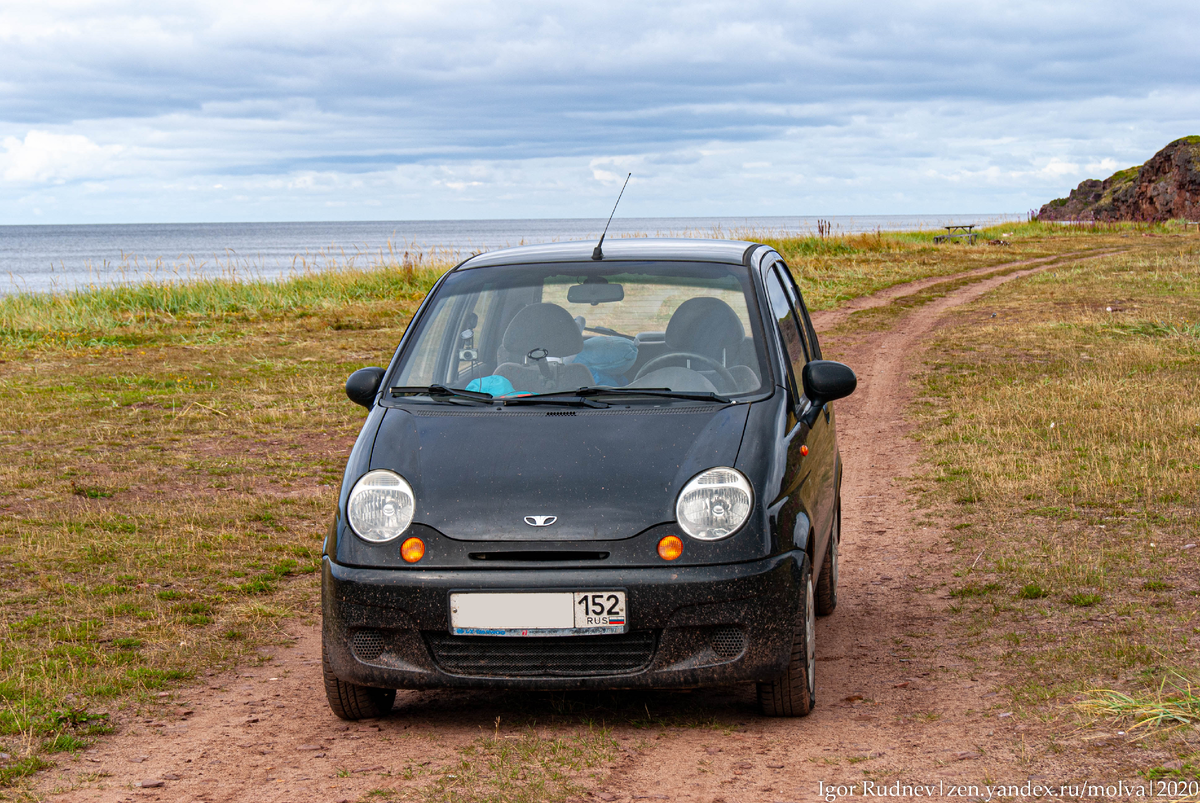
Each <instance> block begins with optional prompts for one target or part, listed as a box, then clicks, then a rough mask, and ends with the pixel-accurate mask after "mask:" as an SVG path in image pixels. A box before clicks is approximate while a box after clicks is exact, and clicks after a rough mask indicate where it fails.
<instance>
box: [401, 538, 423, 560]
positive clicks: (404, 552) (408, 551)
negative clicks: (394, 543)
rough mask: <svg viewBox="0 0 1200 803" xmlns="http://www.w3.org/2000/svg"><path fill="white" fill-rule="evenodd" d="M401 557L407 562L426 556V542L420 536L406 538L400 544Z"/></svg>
mask: <svg viewBox="0 0 1200 803" xmlns="http://www.w3.org/2000/svg"><path fill="white" fill-rule="evenodd" d="M400 557H402V558H404V561H405V562H406V563H416V562H417V561H419V560H420V559H421V558H423V557H425V542H424V541H422V540H421V539H420V538H406V539H404V543H403V544H401V545H400Z"/></svg>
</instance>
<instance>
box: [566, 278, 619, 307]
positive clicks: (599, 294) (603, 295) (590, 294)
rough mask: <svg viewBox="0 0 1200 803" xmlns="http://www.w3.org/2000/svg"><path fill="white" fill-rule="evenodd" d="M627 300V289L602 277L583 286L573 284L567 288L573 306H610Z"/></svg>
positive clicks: (586, 282) (589, 280)
mask: <svg viewBox="0 0 1200 803" xmlns="http://www.w3.org/2000/svg"><path fill="white" fill-rule="evenodd" d="M623 298H625V288H624V287H623V286H622V285H619V284H609V283H608V281H607V280H606V279H604V277H602V276H596V277H593V278H591V279H588V280H587V281H585V282H584V283H583V284H573V285H571V286H570V287H568V288H567V301H570V302H571V303H572V304H591V305H592V306H593V307H594V306H596V305H597V304H608V303H610V302H613V301H620V300H621V299H623Z"/></svg>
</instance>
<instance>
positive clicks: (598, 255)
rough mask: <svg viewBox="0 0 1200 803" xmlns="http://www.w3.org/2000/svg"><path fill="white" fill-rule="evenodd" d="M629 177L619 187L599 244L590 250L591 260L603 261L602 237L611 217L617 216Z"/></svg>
mask: <svg viewBox="0 0 1200 803" xmlns="http://www.w3.org/2000/svg"><path fill="white" fill-rule="evenodd" d="M632 175H633V173H630V174H629V176H632ZM629 176H625V184H622V185H621V191H620V192H619V193H617V203H616V204H613V211H612V212H611V213H610V214H609V216H608V223H605V224H604V232H603V234H601V235H600V242H598V243H596V247H595V248H593V249H592V259H597V260H599V259H604V251H603V250H602V246H603V245H604V235H605V234H608V227H609V224H611V223H612V219H613V215H615V214H617V204H619V203H621V196H622V195H624V194H625V186H626V184H628V183H629Z"/></svg>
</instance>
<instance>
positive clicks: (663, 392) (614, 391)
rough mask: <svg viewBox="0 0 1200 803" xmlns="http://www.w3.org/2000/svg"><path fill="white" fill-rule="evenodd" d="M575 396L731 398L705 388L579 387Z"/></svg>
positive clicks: (719, 399) (723, 400)
mask: <svg viewBox="0 0 1200 803" xmlns="http://www.w3.org/2000/svg"><path fill="white" fill-rule="evenodd" d="M574 393H575V395H576V396H660V397H662V398H664V399H694V400H695V401H713V402H720V403H721V404H729V403H731V402H732V399H729V398H727V397H725V396H722V395H721V394H720V393H710V392H709V391H707V390H671V389H670V388H580V389H579V390H577V391H574Z"/></svg>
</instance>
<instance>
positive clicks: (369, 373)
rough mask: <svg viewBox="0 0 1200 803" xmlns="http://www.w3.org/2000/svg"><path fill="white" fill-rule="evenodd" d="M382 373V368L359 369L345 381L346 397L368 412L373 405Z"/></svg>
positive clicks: (381, 379)
mask: <svg viewBox="0 0 1200 803" xmlns="http://www.w3.org/2000/svg"><path fill="white" fill-rule="evenodd" d="M384 373H386V372H385V371H384V370H383V369H382V368H359V369H358V370H357V371H355V372H354V373H352V374H350V378H349V379H347V380H346V396H348V397H349V399H350V401H352V402H354V403H355V404H361V405H362V406H363V407H366V408H367V409H368V410H370V409H371V406H372V405H373V404H375V394H376V393H378V392H379V383H380V382H382V381H383V375H384Z"/></svg>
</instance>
